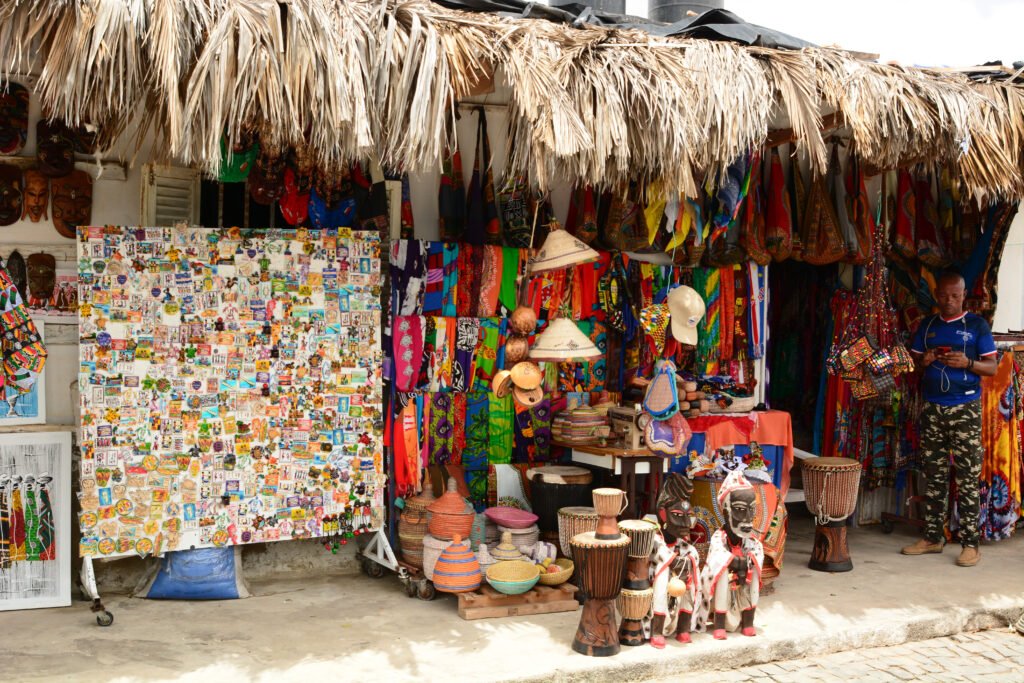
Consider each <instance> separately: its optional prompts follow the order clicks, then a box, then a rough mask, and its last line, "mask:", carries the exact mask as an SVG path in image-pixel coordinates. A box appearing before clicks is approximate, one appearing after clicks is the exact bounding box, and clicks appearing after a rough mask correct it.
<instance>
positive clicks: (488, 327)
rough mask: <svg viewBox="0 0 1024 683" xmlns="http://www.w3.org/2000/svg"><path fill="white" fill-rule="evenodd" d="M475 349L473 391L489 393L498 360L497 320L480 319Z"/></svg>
mask: <svg viewBox="0 0 1024 683" xmlns="http://www.w3.org/2000/svg"><path fill="white" fill-rule="evenodd" d="M479 322H480V329H479V333H478V335H477V341H476V349H475V350H474V352H473V377H474V389H476V390H479V391H490V390H491V380H492V379H494V372H495V364H496V363H497V360H498V344H499V339H500V336H501V335H500V330H501V321H500V319H498V318H480V319H479Z"/></svg>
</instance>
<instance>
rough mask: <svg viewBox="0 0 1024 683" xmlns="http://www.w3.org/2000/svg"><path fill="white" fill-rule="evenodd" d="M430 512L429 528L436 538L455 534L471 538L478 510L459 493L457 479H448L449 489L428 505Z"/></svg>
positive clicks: (449, 537)
mask: <svg viewBox="0 0 1024 683" xmlns="http://www.w3.org/2000/svg"><path fill="white" fill-rule="evenodd" d="M427 511H428V512H429V513H430V517H429V520H428V529H429V530H430V535H431V536H433V537H434V538H443V539H447V540H451V539H453V538H455V536H461V537H462V538H469V537H470V534H471V533H472V531H473V518H474V517H476V512H475V511H474V510H473V506H472V505H470V504H469V503H468V502H467V501H466V499H465V498H463V497H462V496H460V495H459V492H458V487H457V485H456V482H455V479H453V478H449V479H448V491H447V492H445V494H444V495H443V496H441V497H440V498H438V499H437V500H436V501H434V502H433V503H431V504H430V505H429V506H428V507H427Z"/></svg>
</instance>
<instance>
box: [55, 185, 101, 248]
mask: <svg viewBox="0 0 1024 683" xmlns="http://www.w3.org/2000/svg"><path fill="white" fill-rule="evenodd" d="M50 187H51V191H52V192H53V226H54V227H55V228H57V232H59V233H60V234H61V235H63V236H64V237H67V238H70V239H74V237H75V228H76V227H77V226H79V225H89V223H90V221H92V176H90V175H89V174H88V173H86V172H85V171H73V172H72V173H71V174H70V175H68V176H67V177H65V178H54V179H53V180H52V181H50Z"/></svg>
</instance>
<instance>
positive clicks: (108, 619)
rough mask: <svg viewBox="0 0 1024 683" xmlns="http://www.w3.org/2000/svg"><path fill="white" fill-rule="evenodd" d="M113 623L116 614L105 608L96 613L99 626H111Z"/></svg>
mask: <svg viewBox="0 0 1024 683" xmlns="http://www.w3.org/2000/svg"><path fill="white" fill-rule="evenodd" d="M113 623H114V615H113V614H111V613H110V612H108V611H106V610H103V611H102V612H100V613H99V614H97V615H96V624H97V625H99V626H110V625H111V624H113Z"/></svg>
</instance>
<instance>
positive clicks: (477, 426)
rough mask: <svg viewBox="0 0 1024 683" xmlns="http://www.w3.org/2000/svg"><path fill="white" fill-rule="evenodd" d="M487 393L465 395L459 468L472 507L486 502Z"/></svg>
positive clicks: (488, 445) (488, 446) (488, 432)
mask: <svg viewBox="0 0 1024 683" xmlns="http://www.w3.org/2000/svg"><path fill="white" fill-rule="evenodd" d="M490 393H491V392H490V391H474V392H471V393H469V394H467V395H466V447H465V448H464V449H463V451H462V467H463V470H464V471H465V473H466V485H467V487H468V488H469V492H470V497H471V499H472V501H473V504H474V506H477V505H479V506H483V505H486V503H487V470H488V463H487V453H488V450H489V449H490V429H489V424H488V423H489V418H488V412H489V405H490Z"/></svg>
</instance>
